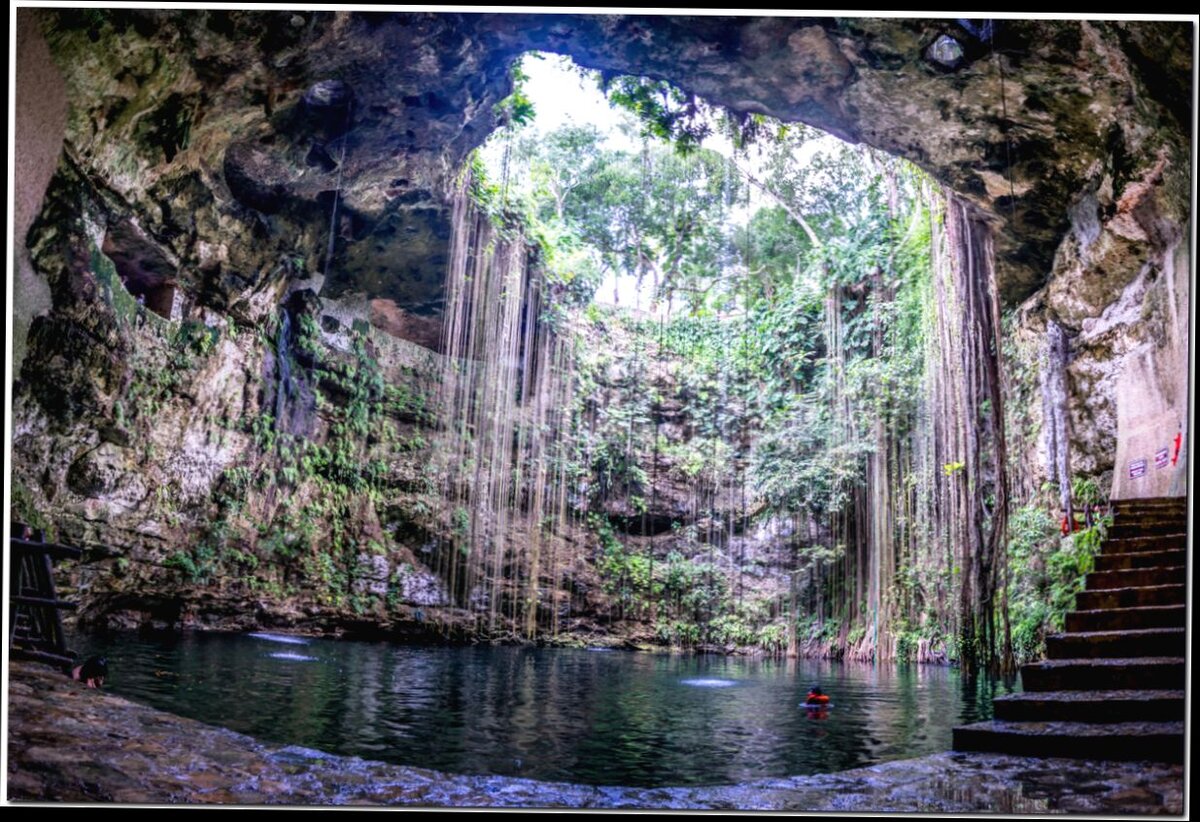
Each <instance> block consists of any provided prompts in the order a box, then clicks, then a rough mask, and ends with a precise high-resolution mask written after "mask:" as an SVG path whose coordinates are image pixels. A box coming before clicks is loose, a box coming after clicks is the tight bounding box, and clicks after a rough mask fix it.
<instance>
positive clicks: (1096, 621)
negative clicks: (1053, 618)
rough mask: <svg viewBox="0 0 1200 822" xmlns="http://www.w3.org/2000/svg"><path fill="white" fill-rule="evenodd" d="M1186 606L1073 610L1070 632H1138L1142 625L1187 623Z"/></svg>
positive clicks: (1069, 620) (1158, 625)
mask: <svg viewBox="0 0 1200 822" xmlns="http://www.w3.org/2000/svg"><path fill="white" fill-rule="evenodd" d="M1186 618H1187V608H1186V607H1185V606H1183V605H1150V606H1147V607H1144V608H1106V609H1101V610H1095V611H1071V612H1070V613H1068V614H1067V618H1066V628H1067V633H1072V634H1073V633H1079V632H1082V631H1121V630H1126V629H1128V630H1131V631H1136V630H1140V629H1142V628H1175V627H1179V626H1182V625H1184V624H1185V622H1184V620H1185V619H1186Z"/></svg>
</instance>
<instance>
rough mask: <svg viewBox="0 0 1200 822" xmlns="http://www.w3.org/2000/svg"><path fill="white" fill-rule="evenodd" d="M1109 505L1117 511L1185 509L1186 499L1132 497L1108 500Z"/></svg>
mask: <svg viewBox="0 0 1200 822" xmlns="http://www.w3.org/2000/svg"><path fill="white" fill-rule="evenodd" d="M1109 504H1110V505H1111V506H1112V507H1113V508H1114V509H1116V510H1117V511H1125V510H1129V509H1138V508H1159V507H1162V508H1171V507H1174V508H1186V507H1187V497H1134V498H1131V499H1114V500H1109Z"/></svg>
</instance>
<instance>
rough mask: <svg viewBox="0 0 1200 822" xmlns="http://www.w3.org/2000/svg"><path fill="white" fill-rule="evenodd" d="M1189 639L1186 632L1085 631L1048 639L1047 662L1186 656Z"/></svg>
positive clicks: (1052, 636) (1172, 629)
mask: <svg viewBox="0 0 1200 822" xmlns="http://www.w3.org/2000/svg"><path fill="white" fill-rule="evenodd" d="M1186 650H1187V636H1186V632H1185V631H1184V629H1183V628H1146V629H1144V630H1140V631H1085V632H1081V633H1075V634H1051V635H1050V636H1048V637H1046V658H1047V659H1095V658H1098V657H1107V658H1109V659H1122V658H1123V659H1128V658H1130V657H1139V656H1160V657H1161V656H1183V654H1184V653H1185V652H1186Z"/></svg>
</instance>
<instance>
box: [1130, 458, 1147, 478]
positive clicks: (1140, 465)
mask: <svg viewBox="0 0 1200 822" xmlns="http://www.w3.org/2000/svg"><path fill="white" fill-rule="evenodd" d="M1144 476H1146V461H1145V460H1134V461H1133V462H1131V463H1129V478H1130V479H1137V478H1138V477H1144Z"/></svg>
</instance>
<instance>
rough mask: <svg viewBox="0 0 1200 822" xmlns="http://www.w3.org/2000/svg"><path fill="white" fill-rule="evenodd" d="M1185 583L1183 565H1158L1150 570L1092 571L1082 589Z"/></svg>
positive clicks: (1095, 589) (1099, 589)
mask: <svg viewBox="0 0 1200 822" xmlns="http://www.w3.org/2000/svg"><path fill="white" fill-rule="evenodd" d="M1186 582H1187V568H1185V567H1184V566H1183V565H1158V566H1154V567H1151V568H1124V569H1121V570H1117V571H1093V572H1092V573H1090V574H1088V575H1087V581H1086V583H1085V586H1084V587H1085V588H1086V589H1087V590H1088V591H1102V590H1104V589H1106V588H1136V587H1146V586H1154V585H1183V584H1185V583H1186Z"/></svg>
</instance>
